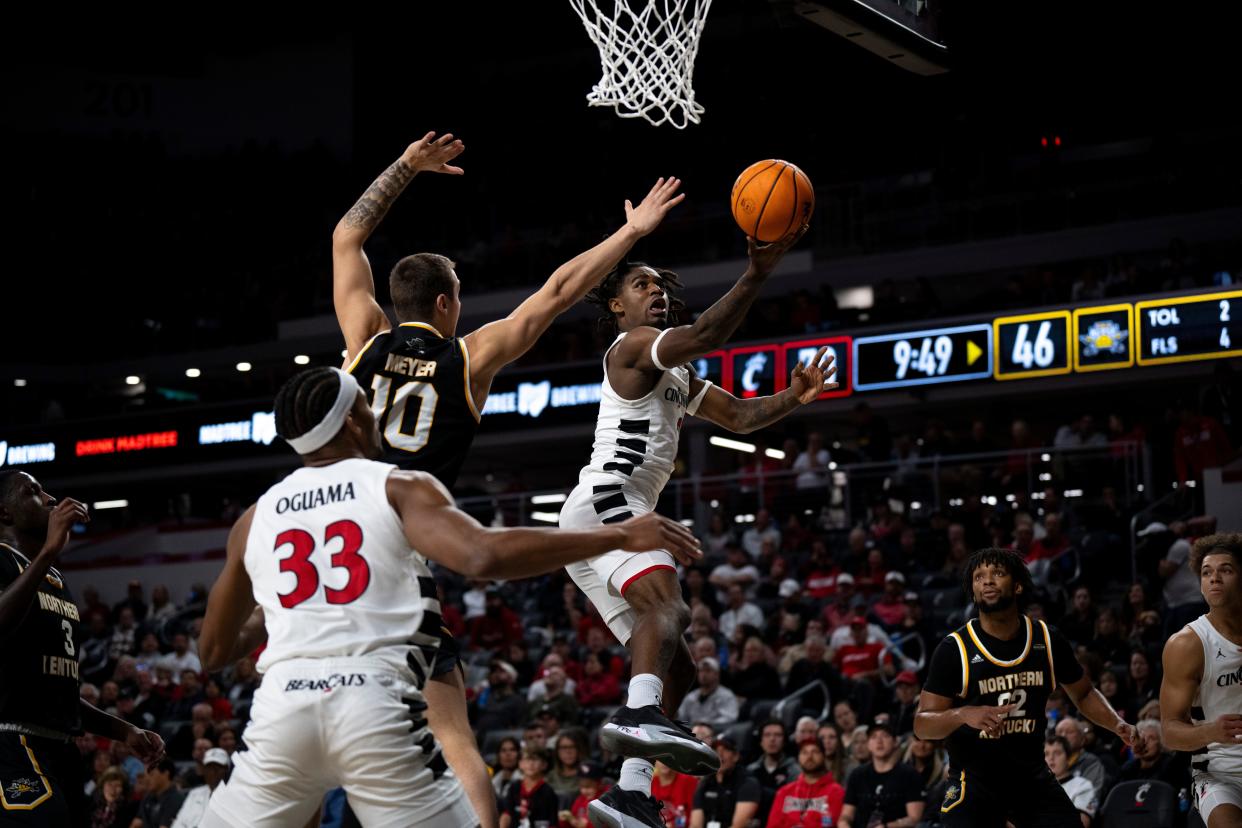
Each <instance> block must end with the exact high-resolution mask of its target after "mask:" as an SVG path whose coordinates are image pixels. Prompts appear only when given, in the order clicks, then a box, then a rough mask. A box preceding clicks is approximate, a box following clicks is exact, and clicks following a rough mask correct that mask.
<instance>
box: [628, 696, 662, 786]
mask: <svg viewBox="0 0 1242 828" xmlns="http://www.w3.org/2000/svg"><path fill="white" fill-rule="evenodd" d="M663 700H664V682H662V681H660V678H659V676H657V675H656V674H655V673H639V674H638V675H636V676H634V678H632V679H630V696H629V699H627V700H626V702H625V706H626V707H646V706H647V705H649V704H654V705H655V706H656V707H659V706H660V703H661V702H662V701H663ZM648 764H650V763H648ZM647 781H648V783H650V782H651V774H647Z"/></svg>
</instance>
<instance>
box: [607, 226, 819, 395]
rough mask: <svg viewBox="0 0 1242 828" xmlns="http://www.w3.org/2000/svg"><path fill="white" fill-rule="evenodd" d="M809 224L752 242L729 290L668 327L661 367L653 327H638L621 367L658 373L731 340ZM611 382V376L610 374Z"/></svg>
mask: <svg viewBox="0 0 1242 828" xmlns="http://www.w3.org/2000/svg"><path fill="white" fill-rule="evenodd" d="M805 232H806V225H803V226H802V227H800V228H798V230H797V231H796V232H794V233H792V234H790V235H789V236H787V237H786V238H784V239H781V240H780V241H778V242H773V243H772V244H766V245H760V244H758V243H757V242H756V241H755V240H754V239H750V240H749V242H750V266H749V267H748V268H746V272H745V273H743V274H742V277H741V278H740V279H738V280H737V283H736V284H734V285H733V287H732V288H730V289H729V292H728V293H726V294H725V295H724V296H722V297H720V298H719V299H717V300H716V303H715V304H713V305H712V306H711V307H710V308H708V309H707V310H705V311H703V313H702V314H700V315H699V318H698V319H696V320H694V322H693V323H692V324H690V325H682V326H680V327H676V328H669V329H668V330H667V333H665V335H664V338H663V339H661V340H660V344H659V354H658V359H659V364H658V365H657V364H656V360H655V359H654V358H653V354H652V347H651V346H652V343H653V342H654V341H655V338H656V336H658V335H659V334H660V332H659V331H658V330H656V329H655V328H652V327H645V326H644V327H639V328H635V329H634V330H632V331H630V333H629V335H627V336H626V337H625V339H623V340H621V344H620V345H618V346H617V348H616V350H615V351H614V352H613V354H614V355H615V359H616V361H617V364H618V367H620V368H622V369H636V370H638V371H659V370H662V369H661V366H666V367H668V366H674V365H684V364H685V363H687V362H691V361H693V360H695V359H698V358H699V357H701V356H703V355H704V354H706V353H710V352H711V351H714V350H716V349H717V348H719V347H721V346H722V345H724V344H725V343H726V342H728V341H729V337H730V336H732V335H733V332H734V331H736V330H737V326H738V325H740V324H742V320H743V319H744V318H745V317H746V312H747V311H749V310H750V306H751V305H752V304H754V301H755V298H756V297H758V296H759V291H760V290H761V289H762V288H763V284H764V282H766V281H767V280H768V276H770V275H772V271H774V270H775V269H776V266H777V265H778V264H779V263H780V260H781V259H782V258H783V257H784V255H785V253H786V252H787V251H788V250H789V248H791V247H793V246H794V244H796V243H797V241H798V239H800V238H802V234H803V233H805ZM610 379H611V375H610Z"/></svg>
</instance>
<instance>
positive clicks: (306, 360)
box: [293, 354, 310, 365]
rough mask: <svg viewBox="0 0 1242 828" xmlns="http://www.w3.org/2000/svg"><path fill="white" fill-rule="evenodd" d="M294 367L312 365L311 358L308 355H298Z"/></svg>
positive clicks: (294, 360) (294, 359)
mask: <svg viewBox="0 0 1242 828" xmlns="http://www.w3.org/2000/svg"><path fill="white" fill-rule="evenodd" d="M293 364H294V365H310V357H308V356H307V355H306V354H298V355H297V356H295V357H294V358H293Z"/></svg>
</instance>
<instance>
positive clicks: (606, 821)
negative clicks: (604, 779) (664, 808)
mask: <svg viewBox="0 0 1242 828" xmlns="http://www.w3.org/2000/svg"><path fill="white" fill-rule="evenodd" d="M660 808H661V805H660V800H658V799H656V798H655V797H654V796H652V795H651V794H645V793H640V792H639V791H627V790H625V789H623V788H620V787H617V786H615V785H614V786H613V787H611V788H609V789H608V791H607V792H606V793H605V794H604V795H603V796H601V797H600V798H599V799H593V800H591V803H590V804H589V805H587V818H588V819H590V820H591V824H592V825H594V826H595V828H665V825H664V818H663V817H661V816H660Z"/></svg>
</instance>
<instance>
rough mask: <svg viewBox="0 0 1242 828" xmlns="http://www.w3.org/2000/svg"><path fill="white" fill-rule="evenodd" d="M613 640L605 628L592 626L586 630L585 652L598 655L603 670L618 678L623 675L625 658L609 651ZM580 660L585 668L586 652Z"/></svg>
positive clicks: (614, 639) (614, 640)
mask: <svg viewBox="0 0 1242 828" xmlns="http://www.w3.org/2000/svg"><path fill="white" fill-rule="evenodd" d="M614 642H616V638H614V637H613V635H612V633H610V632H609V631H608V630H607V629H606V628H604V629H601V628H600V627H592V628H591V629H589V630H587V637H586V651H587V653H595V654H596V655H598V656H599V663H600V664H601V665H603V667H604V671H605V672H608V673H612V674H613V675H614V676H616V677H617V678H618V679H620V678H621V677H622V676H624V675H625V660H624V659H623V658H621V657H620V656H619V655H616V654H615V653H613V652H612V651H611V649H610V648H611V646H612V644H613V643H614ZM582 662H583V663H582V666H583V669H584V670H585V668H586V654H584V655H583V658H582Z"/></svg>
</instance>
